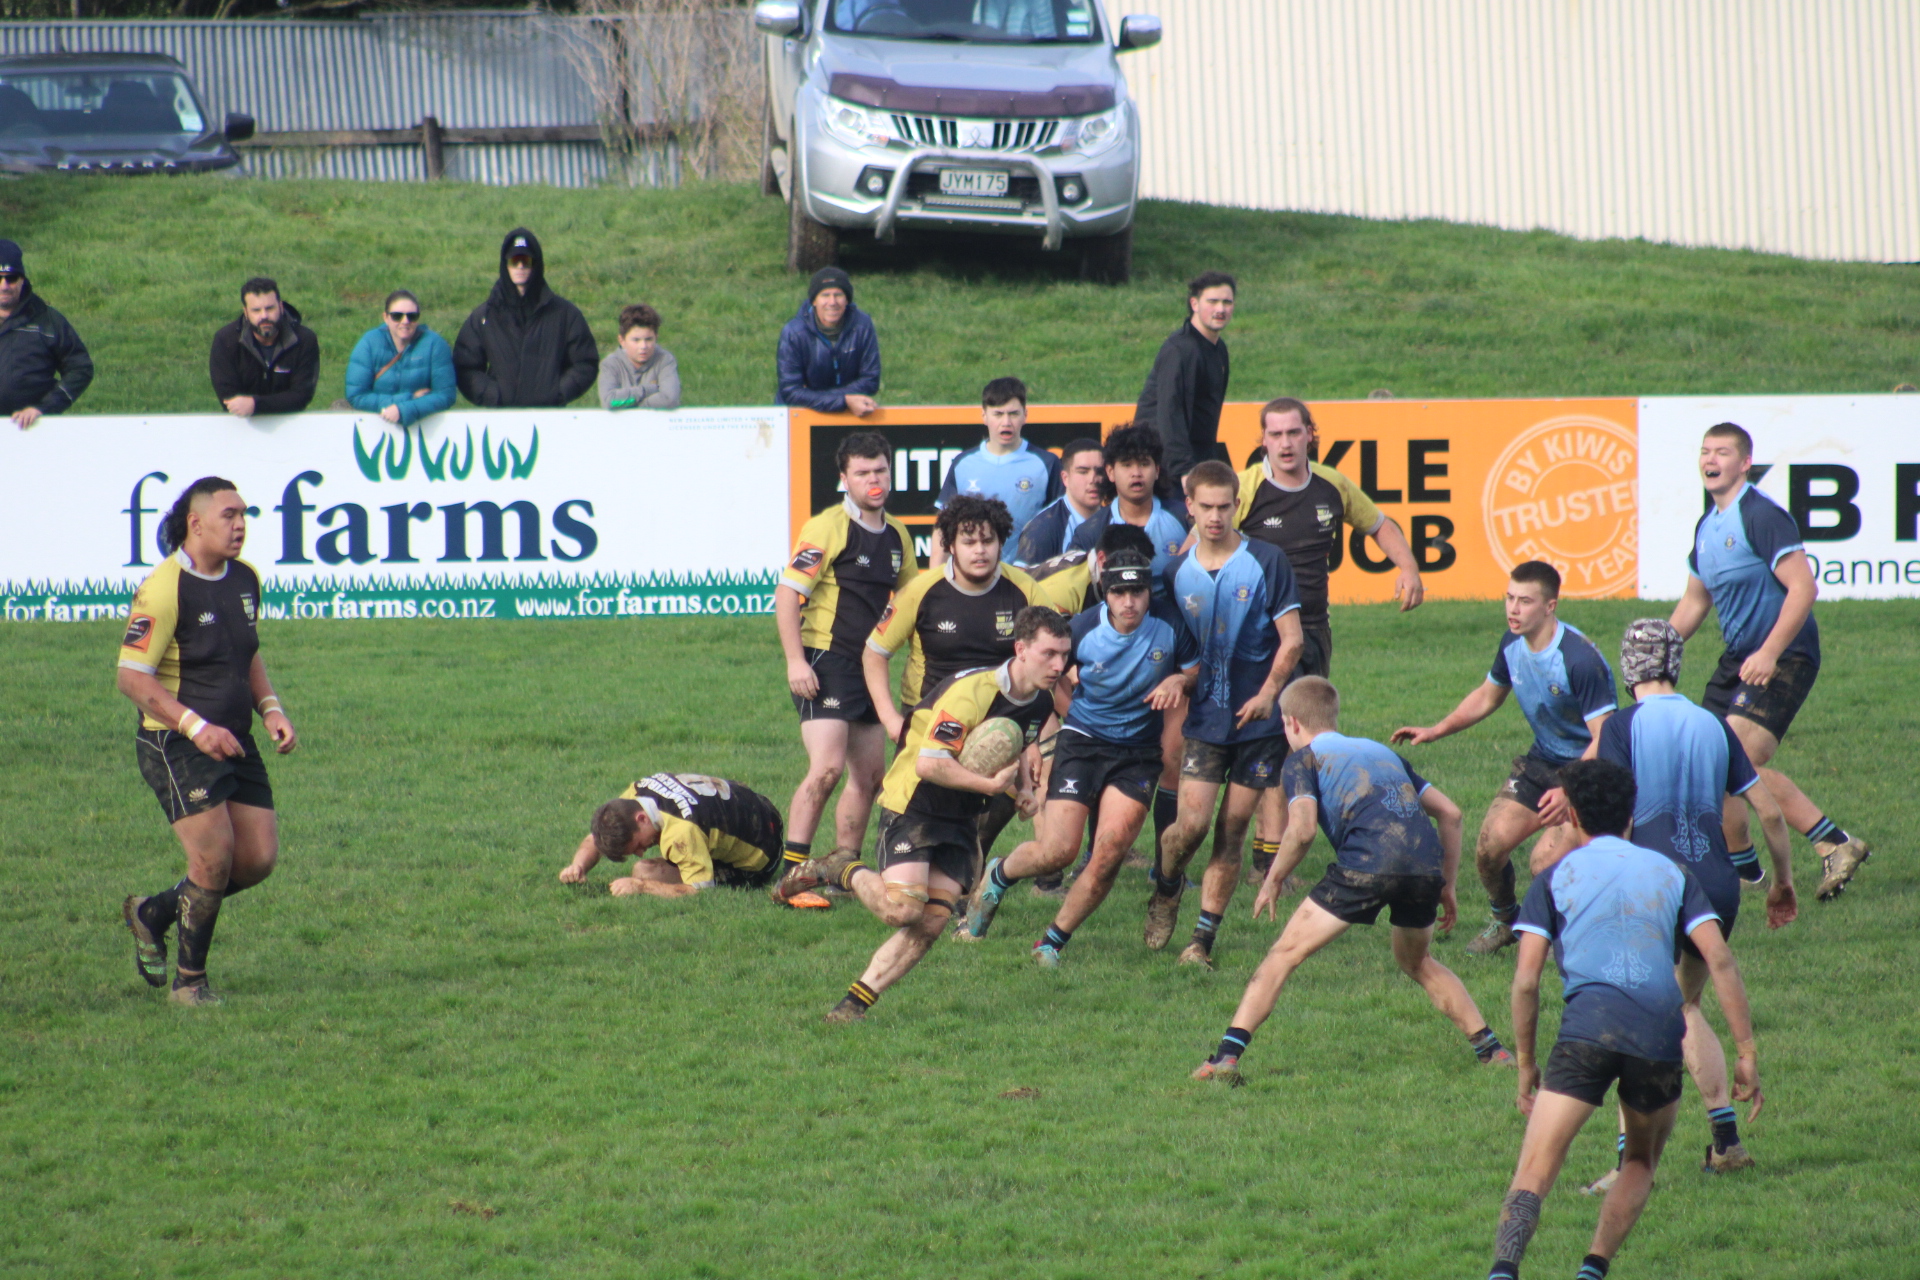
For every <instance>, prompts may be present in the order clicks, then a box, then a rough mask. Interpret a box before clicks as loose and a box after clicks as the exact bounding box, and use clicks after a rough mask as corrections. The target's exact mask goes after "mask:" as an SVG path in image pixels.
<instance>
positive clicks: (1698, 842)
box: [1596, 618, 1798, 1186]
mask: <svg viewBox="0 0 1920 1280" xmlns="http://www.w3.org/2000/svg"><path fill="white" fill-rule="evenodd" d="M1685 643H1686V642H1685V641H1683V640H1682V639H1681V638H1680V633H1679V632H1678V631H1676V630H1674V628H1673V627H1672V626H1671V625H1670V624H1668V623H1666V622H1664V621H1662V620H1661V619H1659V618H1642V619H1640V620H1638V621H1637V622H1633V623H1631V624H1629V625H1628V627H1627V632H1626V636H1625V637H1624V638H1623V639H1622V640H1621V642H1620V678H1621V679H1622V680H1624V681H1625V682H1626V684H1627V686H1628V687H1629V688H1630V689H1632V690H1633V696H1634V699H1635V702H1634V705H1633V706H1631V707H1627V708H1625V709H1624V710H1622V711H1620V712H1618V713H1617V714H1615V715H1614V716H1613V717H1611V718H1610V719H1609V720H1608V721H1607V727H1606V728H1604V729H1602V730H1601V731H1600V752H1599V758H1600V759H1602V760H1607V761H1611V762H1612V763H1614V764H1617V765H1619V766H1621V767H1622V768H1625V769H1628V770H1630V771H1631V772H1632V774H1633V779H1634V784H1635V787H1636V789H1637V792H1638V798H1637V799H1636V800H1635V802H1634V808H1633V834H1632V837H1631V839H1632V840H1633V842H1634V843H1635V844H1637V845H1639V846H1641V847H1642V848H1645V849H1652V850H1654V851H1655V852H1657V853H1662V854H1665V855H1666V856H1667V857H1668V858H1670V859H1672V860H1673V861H1674V863H1675V864H1677V865H1678V866H1680V867H1682V868H1683V869H1685V870H1686V871H1687V873H1688V874H1689V875H1691V876H1693V877H1694V878H1695V879H1696V880H1698V881H1699V882H1700V887H1701V888H1702V889H1703V890H1704V891H1705V892H1706V895H1707V900H1708V901H1709V902H1711V903H1712V904H1713V909H1714V912H1715V914H1716V915H1718V916H1719V918H1720V931H1721V933H1723V934H1724V935H1726V936H1727V937H1732V936H1733V926H1734V923H1735V921H1736V920H1737V919H1738V917H1739V914H1740V880H1741V875H1740V872H1739V870H1738V868H1737V867H1736V865H1735V863H1734V861H1733V858H1732V856H1731V855H1729V853H1728V852H1727V841H1726V834H1725V832H1724V830H1723V828H1722V825H1721V809H1722V806H1723V805H1724V803H1725V802H1726V801H1727V799H1728V798H1730V797H1739V798H1740V799H1742V800H1744V801H1745V802H1746V803H1747V804H1748V805H1749V806H1751V808H1752V810H1753V812H1754V814H1755V815H1757V816H1758V817H1759V819H1760V826H1761V830H1762V831H1763V832H1765V834H1766V838H1767V851H1768V853H1769V854H1770V855H1771V856H1772V861H1773V871H1774V880H1773V885H1772V887H1771V888H1770V889H1769V890H1768V892H1767V924H1768V925H1769V926H1770V927H1772V928H1775V929H1778V928H1780V927H1781V926H1782V925H1786V924H1790V923H1792V921H1793V919H1794V916H1795V914H1796V913H1797V911H1798V905H1797V902H1796V900H1795V896H1794V889H1793V862H1792V857H1791V852H1790V850H1789V848H1788V840H1789V836H1788V834H1787V824H1786V822H1785V820H1784V819H1783V818H1782V817H1781V815H1780V806H1779V805H1777V804H1776V803H1774V799H1773V797H1772V795H1770V794H1769V793H1768V791H1767V788H1766V786H1765V785H1764V784H1763V783H1762V782H1761V781H1760V775H1759V774H1757V773H1756V772H1754V768H1753V765H1752V764H1751V763H1750V762H1749V761H1748V760H1747V753H1746V751H1745V750H1744V749H1743V748H1742V747H1741V746H1740V739H1738V738H1737V737H1735V736H1734V734H1733V730H1732V729H1730V728H1729V727H1728V726H1727V722H1726V721H1725V720H1722V719H1721V718H1720V717H1718V716H1716V715H1714V714H1713V713H1712V712H1711V711H1708V710H1706V709H1705V708H1704V707H1698V706H1695V705H1694V704H1693V703H1692V702H1689V701H1688V700H1687V699H1686V698H1685V697H1684V696H1683V695H1681V694H1680V693H1678V692H1676V691H1675V689H1674V684H1675V683H1676V682H1677V681H1678V680H1679V679H1680V660H1681V656H1682V653H1683V651H1684V649H1685ZM1747 856H1748V857H1749V858H1751V857H1752V856H1753V855H1752V853H1751V851H1749V853H1748V855H1747ZM1681 951H1682V954H1681V956H1680V961H1679V967H1678V973H1677V976H1678V978H1679V981H1680V990H1681V992H1682V993H1683V994H1684V995H1685V997H1686V1018H1687V1039H1686V1062H1687V1074H1688V1075H1690V1076H1692V1077H1693V1082H1694V1083H1695V1084H1696V1085H1698V1086H1699V1088H1700V1097H1701V1099H1702V1101H1704V1102H1705V1103H1706V1106H1707V1115H1708V1118H1709V1119H1710V1120H1711V1121H1712V1124H1713V1142H1712V1145H1711V1146H1710V1147H1709V1148H1708V1152H1707V1162H1706V1167H1707V1168H1708V1169H1709V1170H1711V1171H1713V1172H1731V1171H1732V1170H1735V1169H1744V1168H1747V1167H1748V1166H1750V1165H1751V1164H1752V1163H1753V1157H1752V1156H1751V1155H1749V1154H1748V1153H1747V1149H1746V1147H1745V1146H1743V1145H1742V1144H1741V1142H1740V1131H1739V1125H1738V1124H1737V1123H1736V1121H1735V1118H1734V1112H1733V1107H1732V1105H1731V1101H1730V1099H1729V1098H1728V1095H1727V1058H1726V1054H1725V1052H1724V1050H1723V1049H1722V1048H1721V1045H1720V1038H1719V1036H1718V1035H1717V1034H1715V1032H1714V1030H1713V1028H1712V1026H1711V1025H1709V1024H1708V1022H1707V1019H1706V1015H1705V1014H1704V1013H1702V1012H1701V1010H1700V995H1701V992H1702V991H1704V990H1705V988H1706V984H1707V976H1708V974H1707V964H1706V962H1705V960H1704V959H1703V958H1702V956H1701V954H1700V952H1699V951H1698V950H1696V949H1695V948H1694V947H1693V946H1692V945H1691V944H1690V943H1682V944H1681ZM1605 1182H1606V1179H1602V1180H1601V1183H1600V1184H1596V1186H1604V1184H1605Z"/></svg>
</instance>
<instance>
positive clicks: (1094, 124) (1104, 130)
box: [1060, 107, 1127, 156]
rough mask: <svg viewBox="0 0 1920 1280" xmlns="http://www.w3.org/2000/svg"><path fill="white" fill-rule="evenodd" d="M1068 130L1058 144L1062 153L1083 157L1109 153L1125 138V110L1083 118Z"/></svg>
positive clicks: (1118, 109)
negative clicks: (1066, 152) (1076, 154)
mask: <svg viewBox="0 0 1920 1280" xmlns="http://www.w3.org/2000/svg"><path fill="white" fill-rule="evenodd" d="M1068 128H1069V131H1068V133H1067V136H1066V139H1065V140H1064V141H1063V142H1062V143H1061V144H1060V149H1061V150H1062V151H1072V152H1077V153H1078V154H1080V155H1083V156H1097V155H1100V154H1101V153H1103V152H1106V151H1111V150H1112V149H1113V148H1114V147H1115V146H1116V145H1117V144H1118V143H1119V142H1120V140H1121V139H1122V138H1124V137H1126V136H1127V116H1126V108H1124V107H1115V108H1114V109H1113V110H1111V111H1102V112H1101V113H1100V114H1099V115H1097V116H1085V117H1083V118H1081V119H1080V120H1078V121H1075V122H1073V123H1072V124H1070V125H1069V127H1068Z"/></svg>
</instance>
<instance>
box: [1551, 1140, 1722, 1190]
mask: <svg viewBox="0 0 1920 1280" xmlns="http://www.w3.org/2000/svg"><path fill="white" fill-rule="evenodd" d="M1708 1150H1712V1147H1711V1145H1709V1147H1708ZM1619 1179H1620V1169H1619V1166H1617V1165H1616V1166H1614V1167H1613V1168H1611V1169H1609V1170H1607V1171H1606V1172H1605V1173H1603V1174H1601V1175H1600V1176H1599V1177H1597V1178H1595V1179H1594V1180H1593V1181H1592V1182H1589V1183H1588V1184H1587V1185H1586V1186H1584V1187H1582V1188H1580V1194H1581V1195H1583V1196H1604V1195H1605V1194H1607V1192H1609V1191H1611V1190H1613V1184H1614V1183H1615V1182H1617V1181H1619Z"/></svg>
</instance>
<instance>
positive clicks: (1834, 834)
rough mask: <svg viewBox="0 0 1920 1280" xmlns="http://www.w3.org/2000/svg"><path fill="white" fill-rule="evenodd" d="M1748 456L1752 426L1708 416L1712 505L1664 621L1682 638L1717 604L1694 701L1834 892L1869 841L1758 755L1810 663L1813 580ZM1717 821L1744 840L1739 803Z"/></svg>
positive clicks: (1789, 718) (1814, 642)
mask: <svg viewBox="0 0 1920 1280" xmlns="http://www.w3.org/2000/svg"><path fill="white" fill-rule="evenodd" d="M1752 467H1753V437H1752V436H1750V435H1748V434H1747V433H1746V431H1745V430H1744V429H1743V428H1741V427H1738V426H1735V425H1734V424H1733V423H1731V422H1722V423H1719V424H1718V425H1716V426H1712V427H1709V428H1707V434H1706V438H1705V439H1703V440H1702V441H1701V442H1700V481H1701V483H1702V484H1704V485H1705V486H1706V489H1707V494H1708V496H1709V497H1711V498H1712V499H1713V510H1711V511H1709V512H1707V513H1706V514H1705V515H1703V516H1701V517H1700V522H1699V523H1698V524H1697V525H1695V526H1694V529H1693V549H1692V550H1691V551H1689V552H1688V553H1687V568H1688V570H1689V573H1688V576H1687V590H1686V594H1685V595H1683V596H1681V597H1680V603H1679V604H1678V605H1675V606H1674V610H1673V615H1672V617H1671V618H1670V619H1669V621H1671V622H1672V623H1673V625H1674V627H1675V628H1676V629H1677V630H1678V631H1679V632H1680V634H1681V635H1682V636H1685V637H1688V638H1691V637H1692V635H1693V633H1694V632H1695V631H1698V630H1699V629H1700V624H1701V623H1702V622H1704V621H1706V617H1707V610H1708V609H1709V608H1711V609H1712V610H1714V611H1715V612H1716V613H1718V614H1719V615H1720V630H1721V633H1722V634H1723V635H1724V636H1725V637H1726V642H1727V647H1726V650H1725V651H1724V652H1723V653H1721V655H1720V664H1719V665H1718V666H1717V667H1715V668H1714V670H1713V677H1712V678H1711V679H1710V680H1708V681H1707V692H1706V695H1705V696H1704V697H1703V698H1702V699H1701V700H1700V703H1701V705H1702V706H1704V707H1705V708H1706V709H1707V710H1709V711H1711V712H1713V713H1714V714H1715V715H1717V716H1724V717H1726V720H1727V723H1728V724H1730V725H1732V726H1733V732H1734V734H1735V735H1736V736H1737V737H1738V738H1739V739H1740V745H1741V746H1742V747H1744V748H1746V752H1747V758H1748V759H1749V760H1751V761H1752V762H1753V763H1754V765H1755V766H1757V767H1758V768H1759V770H1760V776H1761V777H1762V778H1763V779H1764V780H1765V781H1766V784H1767V790H1768V791H1769V792H1771V793H1772V794H1773V797H1774V799H1776V800H1777V801H1779V803H1780V809H1781V812H1783V813H1784V814H1785V815H1786V818H1787V822H1788V824H1789V825H1791V826H1792V827H1793V829H1794V830H1796V831H1798V832H1799V833H1800V834H1801V835H1803V836H1805V837H1806V838H1807V839H1808V841H1810V842H1811V843H1812V845H1813V850H1814V852H1815V853H1817V854H1819V855H1820V870H1821V876H1820V885H1819V887H1818V888H1817V889H1815V890H1814V896H1815V897H1817V898H1819V899H1820V900H1821V901H1822V902H1825V901H1828V900H1829V899H1832V898H1835V897H1837V896H1839V893H1840V891H1841V890H1842V889H1845V888H1846V887H1847V883H1848V881H1850V880H1852V879H1853V874H1854V872H1856V871H1858V870H1859V869H1860V864H1861V863H1863V862H1865V861H1866V860H1867V858H1868V857H1869V856H1870V855H1871V853H1872V850H1871V849H1869V848H1868V847H1867V842H1866V841H1864V840H1861V839H1859V838H1858V837H1856V836H1850V835H1848V834H1847V833H1846V832H1845V831H1843V830H1841V828H1840V827H1839V826H1837V825H1835V823H1834V821H1833V819H1832V818H1829V817H1828V816H1827V815H1826V814H1825V813H1822V812H1821V811H1820V809H1819V807H1818V806H1817V805H1815V804H1814V803H1813V801H1811V800H1809V799H1807V796H1806V793H1805V792H1803V791H1801V790H1800V788H1799V787H1797V786H1795V785H1794V784H1793V780H1792V779H1790V778H1788V777H1787V775H1785V774H1784V773H1781V772H1780V771H1779V770H1778V769H1774V768H1770V767H1769V762H1770V761H1771V760H1772V759H1773V756H1774V753H1775V752H1776V751H1778V750H1779V749H1780V740H1781V739H1782V738H1785V737H1786V736H1787V728H1788V726H1790V725H1792V723H1793V718H1794V716H1796V715H1798V714H1799V712H1800V707H1801V705H1802V704H1803V703H1805V702H1806V700H1807V695H1808V694H1809V693H1811V692H1812V691H1813V682H1814V680H1815V679H1816V678H1817V677H1818V676H1819V674H1820V628H1819V626H1818V625H1817V624H1816V623H1815V622H1814V620H1813V598H1814V596H1815V595H1816V594H1817V592H1818V588H1817V587H1816V585H1815V584H1814V581H1813V568H1812V566H1810V565H1809V564H1808V563H1807V553H1806V551H1805V549H1804V548H1803V547H1802V545H1801V538H1800V526H1799V525H1798V524H1797V523H1795V521H1794V518H1793V517H1792V516H1791V515H1789V514H1788V513H1787V512H1786V510H1785V509H1783V508H1782V507H1781V506H1780V504H1779V503H1777V502H1775V501H1774V500H1773V499H1772V498H1769V497H1768V496H1767V495H1766V494H1764V493H1761V492H1760V490H1758V489H1756V488H1754V487H1753V485H1751V484H1749V483H1748V482H1747V473H1748V472H1749V471H1750V470H1752ZM1725 822H1726V827H1727V833H1726V839H1727V844H1728V845H1729V847H1730V848H1732V850H1733V851H1734V856H1735V857H1736V858H1739V857H1740V855H1742V854H1744V853H1749V852H1751V850H1752V848H1753V834H1752V828H1751V827H1750V826H1748V824H1747V815H1746V811H1745V810H1743V809H1741V808H1740V807H1739V806H1737V805H1734V804H1731V803H1730V804H1728V806H1727V808H1726V813H1725ZM1747 865H1749V866H1754V867H1757V866H1758V862H1757V861H1753V862H1749V863H1747Z"/></svg>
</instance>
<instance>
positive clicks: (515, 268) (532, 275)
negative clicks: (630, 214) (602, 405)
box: [453, 227, 600, 409]
mask: <svg viewBox="0 0 1920 1280" xmlns="http://www.w3.org/2000/svg"><path fill="white" fill-rule="evenodd" d="M599 363H600V349H599V348H598V347H596V346H595V345H594V344H593V331H592V330H591V329H589V328H588V327H587V318H586V317H585V316H583V315H581V314H580V308H578V307H576V306H574V305H573V304H572V303H571V302H568V301H567V300H566V299H565V298H563V297H561V296H560V295H559V294H557V293H555V292H554V291H553V290H552V289H549V288H548V287H547V267H546V258H545V256H544V255H543V254H542V253H541V251H540V241H539V240H538V239H536V238H535V237H534V234H533V232H531V231H529V230H527V229H526V228H525V227H515V228H514V229H513V230H512V231H510V232H508V233H507V238H506V239H505V240H503V241H501V242H500V279H499V280H497V281H496V282H495V283H494V286H493V292H492V293H490V294H488V295H487V300H486V301H485V302H483V303H481V304H480V305H479V306H477V307H475V308H474V309H473V314H472V315H470V316H468V317H467V322H466V323H465V324H463V325H461V326H460V338H459V340H458V341H457V342H455V343H454V344H453V368H454V373H455V375H456V376H457V377H458V378H459V381H460V394H461V395H463V396H465V397H466V398H467V399H469V400H471V401H472V402H473V403H475V404H477V405H480V406H481V407H483V408H487V409H516V408H517V409H537V408H559V407H560V406H561V405H564V404H568V403H570V402H572V400H573V398H574V397H575V396H577V395H579V394H580V393H581V392H582V391H585V390H586V389H587V388H588V387H590V386H592V385H593V375H594V370H595V367H596V366H597V365H598V364H599Z"/></svg>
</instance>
